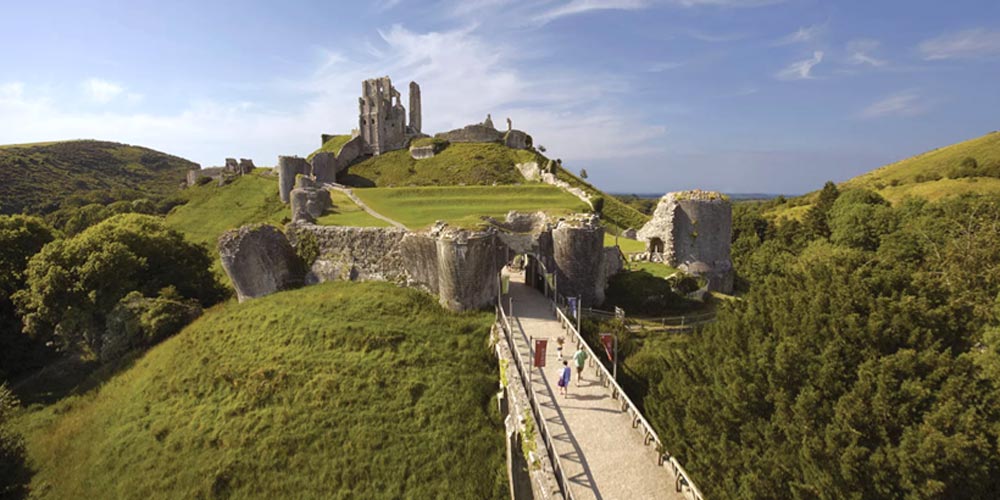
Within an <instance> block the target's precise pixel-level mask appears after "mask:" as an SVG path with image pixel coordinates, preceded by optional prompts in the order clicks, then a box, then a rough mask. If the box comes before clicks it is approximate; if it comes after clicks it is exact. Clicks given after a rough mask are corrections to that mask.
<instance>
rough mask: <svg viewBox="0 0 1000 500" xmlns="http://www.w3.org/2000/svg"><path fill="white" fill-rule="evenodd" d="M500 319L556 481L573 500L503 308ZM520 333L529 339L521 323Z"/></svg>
mask: <svg viewBox="0 0 1000 500" xmlns="http://www.w3.org/2000/svg"><path fill="white" fill-rule="evenodd" d="M497 309H498V311H499V318H500V328H502V329H503V331H504V336H506V337H507V347H508V348H509V349H510V351H511V354H512V355H513V356H514V365H515V366H516V367H517V371H518V373H520V374H521V385H522V386H523V387H524V392H525V393H526V394H527V395H528V405H529V406H530V407H531V413H532V415H533V416H534V417H535V421H536V422H539V425H538V429H539V431H540V433H541V435H542V443H543V444H544V445H545V451H546V453H547V454H548V455H549V460H550V461H551V462H552V465H553V467H554V468H555V470H554V471H553V472H554V473H555V476H556V480H557V481H558V482H559V487H560V488H561V489H562V492H563V498H565V499H567V500H573V492H572V491H571V490H570V489H569V480H568V479H567V478H566V473H565V469H564V468H563V465H562V461H561V460H560V459H559V453H557V452H556V447H555V444H554V443H553V442H552V433H551V432H550V431H549V426H548V423H546V421H545V419H544V418H543V417H542V411H541V409H540V408H539V407H538V402H537V401H535V393H534V391H533V390H532V388H531V379H530V378H529V377H531V373H530V372H526V371H525V368H524V362H523V361H522V360H521V351H518V350H517V345H516V343H515V342H514V333H513V331H511V321H510V318H508V316H507V312H506V311H504V309H503V306H502V305H500V306H497ZM517 328H518V330H520V333H521V334H522V335H524V337H525V338H527V337H528V336H527V334H525V332H524V328H523V327H522V326H521V323H520V322H518V324H517ZM527 339H528V341H529V343H528V349H529V350H530V349H531V343H530V340H531V339H530V338H527Z"/></svg>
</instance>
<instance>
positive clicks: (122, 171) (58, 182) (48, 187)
mask: <svg viewBox="0 0 1000 500" xmlns="http://www.w3.org/2000/svg"><path fill="white" fill-rule="evenodd" d="M192 168H198V165H197V164H196V163H193V162H191V161H188V160H185V159H183V158H179V157H177V156H173V155H168V154H166V153H161V152H159V151H154V150H152V149H148V148H144V147H139V146H130V145H128V144H119V143H115V142H104V141H91V140H81V141H63V142H46V143H37V144H15V145H10V146H0V213H2V214H10V213H19V212H22V211H27V212H30V213H47V212H51V211H53V210H55V209H57V208H59V206H60V205H61V204H62V202H63V201H65V200H66V199H67V198H69V197H70V196H77V197H87V196H88V195H97V194H101V193H103V194H106V195H108V196H106V197H105V198H110V199H126V198H137V197H147V198H160V197H164V196H169V195H171V194H174V193H176V192H177V191H178V186H179V185H180V182H181V181H182V180H183V179H184V177H185V175H186V173H187V171H188V170H190V169H192Z"/></svg>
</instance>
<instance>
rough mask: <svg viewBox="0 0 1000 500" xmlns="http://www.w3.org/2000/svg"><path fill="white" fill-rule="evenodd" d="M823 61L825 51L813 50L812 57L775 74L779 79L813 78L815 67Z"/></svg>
mask: <svg viewBox="0 0 1000 500" xmlns="http://www.w3.org/2000/svg"><path fill="white" fill-rule="evenodd" d="M822 61H823V52H822V51H819V50H817V51H816V52H813V56H812V58H810V59H806V60H803V61H797V62H794V63H792V64H790V65H788V67H786V68H785V69H783V70H781V71H779V72H778V73H777V74H775V75H774V77H775V78H777V79H779V80H786V81H788V80H812V79H814V78H815V77H814V76H813V74H812V70H813V68H814V67H815V66H816V65H817V64H819V63H821V62H822Z"/></svg>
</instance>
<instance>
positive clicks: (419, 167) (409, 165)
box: [344, 143, 535, 187]
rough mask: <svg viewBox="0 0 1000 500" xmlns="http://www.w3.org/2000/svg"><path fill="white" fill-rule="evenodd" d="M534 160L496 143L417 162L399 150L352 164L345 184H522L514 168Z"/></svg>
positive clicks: (459, 147) (455, 147)
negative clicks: (518, 164)
mask: <svg viewBox="0 0 1000 500" xmlns="http://www.w3.org/2000/svg"><path fill="white" fill-rule="evenodd" d="M534 160H535V153H533V152H531V151H526V150H519V149H511V148H508V147H506V146H504V145H502V144H494V143H462V144H451V145H449V146H448V147H446V148H445V149H444V150H443V151H441V152H440V153H438V154H437V155H435V156H433V157H431V158H427V159H424V160H414V159H413V158H412V157H411V156H410V151H409V150H407V149H400V150H397V151H390V152H388V153H383V154H381V155H378V156H373V157H371V158H367V159H365V160H363V161H361V162H359V163H356V164H354V165H351V167H350V169H349V175H348V176H347V178H345V179H344V183H345V184H349V185H352V186H358V187H374V186H378V187H404V186H458V185H480V186H482V185H492V184H519V183H522V182H524V177H523V176H522V175H521V173H520V172H518V171H517V169H516V168H514V165H515V164H517V163H524V162H528V161H534Z"/></svg>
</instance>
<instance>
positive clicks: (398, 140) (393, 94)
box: [358, 76, 421, 155]
mask: <svg viewBox="0 0 1000 500" xmlns="http://www.w3.org/2000/svg"><path fill="white" fill-rule="evenodd" d="M400 101H401V96H400V94H399V91H398V90H396V88H395V87H393V86H392V80H390V79H389V77H388V76H383V77H381V78H372V79H370V80H365V81H363V82H361V97H360V98H358V108H359V116H358V126H359V127H358V135H360V136H361V138H362V139H363V140H364V141H365V144H367V145H368V149H369V151H368V152H369V153H370V154H373V155H380V154H382V153H386V152H389V151H395V150H397V149H403V148H404V147H406V144H407V142H408V141H409V139H410V137H413V136H416V135H420V122H421V117H420V86H419V85H417V82H410V124H409V126H407V124H406V108H404V107H403V104H402V102H400Z"/></svg>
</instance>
